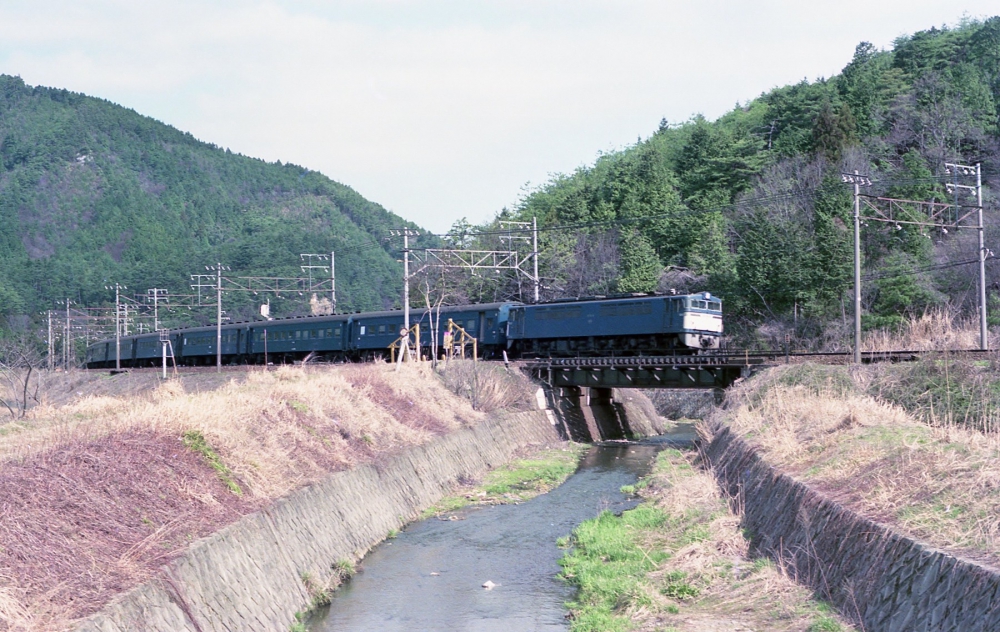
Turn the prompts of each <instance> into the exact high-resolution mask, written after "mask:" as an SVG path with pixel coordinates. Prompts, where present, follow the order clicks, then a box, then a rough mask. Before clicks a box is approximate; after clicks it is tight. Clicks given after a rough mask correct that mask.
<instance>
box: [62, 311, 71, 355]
mask: <svg viewBox="0 0 1000 632" xmlns="http://www.w3.org/2000/svg"><path fill="white" fill-rule="evenodd" d="M70 336H71V333H70V323H69V299H68V298H67V299H66V338H65V341H66V342H64V343H63V347H64V349H63V355H65V356H66V370H67V371H69V348H70V346H71V345H72V340H71V339H70Z"/></svg>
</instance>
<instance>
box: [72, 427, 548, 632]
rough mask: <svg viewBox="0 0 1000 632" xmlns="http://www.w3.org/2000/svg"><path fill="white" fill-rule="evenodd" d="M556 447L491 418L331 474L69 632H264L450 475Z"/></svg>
mask: <svg viewBox="0 0 1000 632" xmlns="http://www.w3.org/2000/svg"><path fill="white" fill-rule="evenodd" d="M556 439H558V436H557V433H556V430H555V428H554V426H553V425H552V421H550V419H549V417H547V416H546V413H545V412H544V411H532V412H526V413H518V414H511V415H499V416H495V417H492V418H491V419H489V420H487V421H484V422H482V423H481V424H479V425H477V426H476V427H474V428H468V429H464V430H460V431H458V432H454V433H452V434H449V435H446V436H443V437H440V438H438V439H435V440H434V441H432V442H430V443H428V444H426V445H423V446H418V447H415V448H412V449H410V450H408V451H406V452H404V453H402V454H400V455H398V456H396V457H393V458H390V459H388V460H387V461H386V462H385V463H382V464H379V465H368V466H363V467H358V468H355V469H353V470H349V471H344V472H338V473H336V474H333V475H331V476H330V477H329V478H327V479H326V480H324V481H323V482H321V483H318V484H315V485H311V486H309V487H306V488H304V489H301V490H298V491H296V492H294V493H292V494H290V495H289V496H287V497H285V498H283V499H281V500H279V501H277V502H276V503H274V504H273V505H272V506H270V507H268V508H267V509H265V510H263V511H260V512H258V513H255V514H252V515H249V516H245V517H243V518H242V519H240V520H239V521H238V522H236V523H234V524H232V525H230V526H228V527H226V528H225V529H223V530H221V531H220V532H218V533H216V534H214V535H212V536H210V537H207V538H204V539H202V540H200V541H198V542H196V543H195V544H194V545H192V547H191V548H190V549H189V550H188V552H187V553H186V554H185V555H183V556H182V557H180V558H178V559H176V560H174V561H173V562H171V563H170V564H169V565H167V566H165V567H164V568H163V569H162V572H161V573H160V575H159V576H158V577H157V578H156V579H154V580H152V581H150V582H147V583H146V584H144V585H142V586H139V587H138V588H136V589H134V590H132V591H131V592H129V593H126V594H125V595H123V596H122V597H120V598H119V599H117V600H116V601H114V602H113V603H112V604H110V605H109V606H107V607H106V608H105V609H104V610H103V611H102V612H100V613H98V614H96V615H94V616H92V617H90V618H89V619H87V620H86V621H84V622H83V624H82V625H81V626H79V627H78V628H77V629H78V630H79V631H80V632H98V631H100V632H135V631H137V630H143V631H148V632H181V631H184V632H209V631H213V632H222V631H226V632H235V631H239V632H250V631H260V632H265V631H266V632H274V631H276V630H277V631H280V630H288V629H289V627H290V626H291V625H292V623H294V621H295V618H294V617H295V613H296V612H297V611H300V610H303V609H305V608H306V607H307V606H308V604H309V600H310V596H309V594H308V592H307V591H306V588H305V585H304V582H303V577H304V576H306V575H309V576H311V577H312V578H314V579H315V580H317V581H319V582H325V581H327V580H328V579H329V578H330V577H331V575H332V570H331V566H332V565H333V564H335V563H336V562H337V561H339V560H344V559H349V560H351V561H354V560H357V559H359V558H360V557H362V556H363V555H364V554H365V552H367V551H368V550H369V549H370V548H371V547H372V546H373V545H375V544H377V543H378V542H380V541H381V540H383V539H384V538H385V537H386V535H387V534H388V533H389V531H390V530H392V529H398V528H399V527H401V526H402V525H403V524H405V523H406V522H407V521H409V520H410V519H412V518H413V517H414V516H415V515H416V514H417V513H418V512H420V511H422V510H423V509H425V508H427V507H429V506H430V505H432V504H433V503H434V502H436V501H437V500H439V499H440V498H441V497H442V496H443V495H444V494H446V493H447V492H448V491H449V490H450V489H451V487H452V485H453V483H454V482H455V481H457V480H459V479H461V478H478V477H479V476H481V475H482V474H483V473H484V472H485V471H486V470H488V469H490V468H493V467H496V466H498V465H501V464H503V463H505V462H507V461H508V460H510V458H511V457H512V455H513V454H514V453H515V452H516V451H517V450H518V449H520V448H522V447H524V446H526V445H529V444H532V443H541V442H548V441H553V440H556Z"/></svg>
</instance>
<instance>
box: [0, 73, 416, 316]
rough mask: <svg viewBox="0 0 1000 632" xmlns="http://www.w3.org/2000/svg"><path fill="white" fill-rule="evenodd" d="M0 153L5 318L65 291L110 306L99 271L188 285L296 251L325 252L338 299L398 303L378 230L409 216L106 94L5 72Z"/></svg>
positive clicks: (290, 306) (244, 310)
mask: <svg viewBox="0 0 1000 632" xmlns="http://www.w3.org/2000/svg"><path fill="white" fill-rule="evenodd" d="M331 150H335V149H331ZM0 160H2V165H0V315H3V316H6V317H7V318H8V320H11V319H12V317H14V316H18V315H21V316H23V315H27V316H29V317H31V318H32V319H35V320H36V322H37V320H38V314H39V313H40V312H42V311H44V310H46V309H49V308H51V307H54V306H55V302H56V301H57V300H64V299H65V298H66V297H70V298H71V299H72V300H73V301H75V302H76V303H78V304H79V305H82V306H86V305H89V306H94V305H100V304H107V302H108V301H109V300H113V293H109V292H108V291H106V290H105V289H104V286H105V285H106V284H107V283H108V282H111V283H113V282H115V281H117V282H120V283H123V284H125V285H127V286H128V288H129V292H130V293H132V292H133V291H135V292H139V293H142V292H145V291H146V289H147V288H151V287H160V288H168V289H170V290H171V292H177V293H188V294H189V293H191V290H190V287H189V286H190V280H189V275H191V274H195V273H199V272H202V273H203V272H205V270H204V266H205V265H209V264H213V263H215V262H222V263H223V264H225V265H228V266H230V267H231V268H232V271H233V272H232V273H233V274H234V275H237V274H241V273H244V274H251V275H268V276H271V275H273V276H301V274H300V271H299V264H300V260H299V254H300V253H323V252H330V251H331V250H335V251H337V255H338V256H337V290H338V299H339V300H338V308H339V309H341V310H357V309H375V308H384V307H388V306H391V305H392V304H393V303H398V296H399V294H400V292H399V288H400V287H401V285H402V281H401V277H402V272H401V269H400V265H399V264H398V263H397V262H396V261H395V257H394V256H392V254H391V253H390V251H389V250H387V249H389V248H391V245H390V244H386V243H384V242H383V240H384V238H385V237H386V236H387V235H388V233H387V230H388V229H389V228H398V227H400V226H404V225H412V224H409V223H408V222H404V221H403V220H402V219H401V218H399V217H398V216H396V215H394V214H392V213H390V212H388V211H386V210H385V209H384V208H382V207H381V206H379V205H378V204H375V203H373V202H369V201H368V200H366V199H364V198H363V197H361V196H360V195H359V194H358V193H357V192H355V191H353V190H352V189H350V188H349V187H347V186H344V185H342V184H339V183H337V182H334V181H332V180H330V179H329V178H327V177H325V176H323V175H322V174H319V173H317V172H315V171H309V170H308V169H304V168H302V167H299V166H296V165H292V164H284V165H283V164H281V163H280V162H278V163H274V164H270V163H266V162H263V161H261V160H257V159H254V158H249V157H246V156H241V155H237V154H233V153H231V152H230V151H229V150H225V149H222V148H219V147H216V146H214V145H211V144H208V143H204V142H201V141H198V140H196V139H195V138H193V137H192V136H191V135H190V134H187V133H184V132H181V131H179V130H177V129H174V128H173V127H170V126H168V125H164V124H162V123H160V122H158V121H155V120H153V119H150V118H148V117H144V116H140V115H139V114H137V113H136V112H134V111H132V110H129V109H126V108H123V107H120V106H117V105H115V104H113V103H110V102H108V101H104V100H101V99H96V98H93V97H88V96H85V95H82V94H77V93H72V92H67V91H66V90H58V89H52V88H42V87H32V86H28V85H25V83H24V82H23V81H22V80H21V79H20V78H18V77H10V76H5V75H0ZM396 247H397V248H398V245H397V246H396ZM296 298H297V297H296ZM255 300H256V301H258V302H259V301H263V300H264V298H263V297H259V298H251V297H248V296H241V295H238V294H234V295H233V296H231V297H227V310H228V311H229V312H230V314H231V315H232V316H235V317H239V316H247V315H249V314H251V313H252V311H253V309H254V306H253V305H252V303H253V301H255ZM282 300H284V303H282ZM272 304H273V305H274V306H275V307H277V308H278V312H279V313H285V314H288V313H293V312H296V311H298V312H301V311H302V310H303V309H304V308H303V306H302V305H303V304H302V302H301V301H300V300H297V301H292V300H290V299H289V298H288V297H285V299H276V298H272ZM305 309H307V306H306V308H305ZM211 317H212V318H214V313H213V314H211ZM174 318H175V320H177V319H178V317H177V316H175V317H174ZM198 318H199V316H198V315H196V314H191V315H187V314H185V315H184V317H183V319H181V320H186V322H193V321H195V320H197V319H198ZM168 319H169V317H168ZM15 320H19V321H21V322H23V321H24V318H23V317H22V318H19V319H15ZM178 322H180V320H178Z"/></svg>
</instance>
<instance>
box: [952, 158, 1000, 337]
mask: <svg viewBox="0 0 1000 632" xmlns="http://www.w3.org/2000/svg"><path fill="white" fill-rule="evenodd" d="M944 168H945V173H946V174H948V175H954V176H955V181H954V182H953V183H948V184H947V185H946V186H947V188H948V189H949V190H950V191H951V192H954V194H955V209H956V211H957V212H960V211H961V208H962V207H961V205H960V204H959V201H958V194H959V191H960V190H963V189H964V190H966V191H968V192H969V193H970V194H972V195H975V197H976V207H977V219H978V223H979V225H978V226H977V227H976V228H977V230H978V231H979V254H978V256H977V257H976V258H977V259H978V260H979V348H980V349H982V350H983V351H986V350H988V349H989V348H990V340H989V329H988V327H987V321H986V257H987V256H988V255H989V254H990V253H989V252H988V251H987V250H986V243H985V235H984V234H983V171H982V167H981V165H980V163H978V162H977V163H976V165H975V166H972V165H959V164H954V163H945V165H944ZM959 175H963V176H972V175H975V176H976V186H974V187H973V186H970V185H967V184H959V183H958V176H959ZM973 192H974V193H973Z"/></svg>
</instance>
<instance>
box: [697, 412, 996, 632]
mask: <svg viewBox="0 0 1000 632" xmlns="http://www.w3.org/2000/svg"><path fill="white" fill-rule="evenodd" d="M713 431H714V438H713V440H712V442H711V443H710V444H709V445H708V446H705V447H704V450H703V452H704V456H705V458H706V460H707V461H708V462H709V463H710V464H711V466H712V468H713V469H714V471H715V475H716V477H717V479H718V480H719V484H720V486H721V487H722V489H723V491H724V492H725V493H726V494H728V496H729V497H730V498H731V499H732V501H733V503H734V504H735V505H737V506H738V508H739V509H740V510H741V511H743V522H744V527H745V529H746V530H747V531H748V532H749V534H750V538H751V548H752V550H753V551H754V552H756V553H758V554H762V555H767V556H769V557H772V558H774V559H776V560H777V561H778V563H779V564H781V565H782V566H783V567H784V568H785V569H786V570H787V572H789V573H790V574H792V575H793V576H794V577H795V578H796V579H797V580H798V581H800V582H801V583H804V584H806V585H808V586H810V587H812V588H813V589H815V590H816V592H817V594H818V595H819V596H820V597H821V598H824V599H827V600H828V601H830V602H831V603H833V604H834V605H835V606H836V607H837V608H838V609H840V611H841V612H842V613H844V614H845V615H846V616H848V617H850V618H853V619H855V620H856V621H858V622H860V623H861V624H862V626H863V628H862V629H864V630H867V632H881V631H887V632H902V631H906V632H923V631H931V630H934V631H939V630H941V631H944V630H955V631H959V630H961V631H962V632H973V631H980V630H982V631H984V632H985V631H987V630H1000V572H998V571H996V570H994V569H990V568H986V567H983V566H981V565H978V564H975V563H973V562H969V561H966V560H962V559H959V558H957V557H954V556H952V555H949V554H947V553H944V552H942V551H938V550H935V549H932V548H930V547H928V546H925V545H923V544H921V543H919V542H916V541H914V540H912V539H910V538H907V537H905V536H902V535H900V534H898V533H895V532H893V531H892V530H890V529H888V528H886V527H885V526H882V525H880V524H877V523H875V522H873V521H871V520H868V519H866V518H863V517H861V516H859V515H858V514H856V513H854V512H852V511H850V510H848V509H846V508H844V507H842V506H841V505H839V504H837V503H836V502H833V501H831V500H829V499H827V498H824V497H823V496H822V495H821V494H819V493H817V492H816V491H814V490H812V489H810V488H809V487H807V486H805V485H803V484H802V483H800V482H798V481H796V480H795V479H793V478H791V477H790V476H788V475H786V474H783V473H781V472H778V471H776V470H775V469H774V468H773V467H771V466H770V465H768V464H767V463H766V462H765V461H764V460H763V459H762V458H761V457H760V456H759V455H758V454H756V452H755V450H754V448H753V447H752V446H750V445H748V444H747V443H746V442H745V441H743V440H742V439H741V438H739V437H738V436H736V435H735V434H734V433H733V432H731V431H730V430H729V429H728V428H727V427H724V426H721V425H718V426H716V427H715V428H713Z"/></svg>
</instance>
